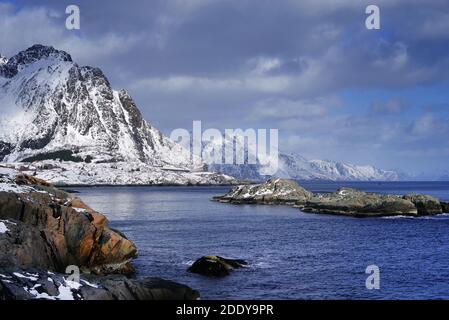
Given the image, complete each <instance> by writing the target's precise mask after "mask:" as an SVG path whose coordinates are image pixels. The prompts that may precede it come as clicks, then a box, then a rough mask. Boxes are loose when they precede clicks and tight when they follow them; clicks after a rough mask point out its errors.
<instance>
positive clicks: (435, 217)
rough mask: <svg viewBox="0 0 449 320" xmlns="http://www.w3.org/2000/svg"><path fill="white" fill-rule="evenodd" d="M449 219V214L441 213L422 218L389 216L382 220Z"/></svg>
mask: <svg viewBox="0 0 449 320" xmlns="http://www.w3.org/2000/svg"><path fill="white" fill-rule="evenodd" d="M447 217H449V213H441V214H438V215H434V216H420V217H413V216H402V215H401V216H389V217H382V218H381V219H418V220H434V219H435V220H437V219H446V218H447Z"/></svg>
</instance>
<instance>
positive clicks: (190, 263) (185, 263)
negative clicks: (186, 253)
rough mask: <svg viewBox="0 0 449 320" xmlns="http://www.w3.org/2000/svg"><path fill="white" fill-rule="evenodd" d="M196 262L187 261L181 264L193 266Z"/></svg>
mask: <svg viewBox="0 0 449 320" xmlns="http://www.w3.org/2000/svg"><path fill="white" fill-rule="evenodd" d="M194 262H195V261H194V260H187V261H182V262H181V264H182V265H186V266H191V265H192V264H193V263H194Z"/></svg>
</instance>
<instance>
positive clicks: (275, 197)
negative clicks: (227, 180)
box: [214, 179, 313, 204]
mask: <svg viewBox="0 0 449 320" xmlns="http://www.w3.org/2000/svg"><path fill="white" fill-rule="evenodd" d="M312 196H313V194H312V193H311V192H309V191H307V190H306V189H304V188H303V187H301V186H299V185H298V183H297V182H296V181H293V180H286V179H270V180H268V181H267V182H266V183H263V184H256V185H241V186H236V187H234V188H232V189H231V190H230V191H229V192H228V193H227V194H225V195H223V196H218V197H214V200H216V201H219V202H225V203H226V202H228V203H236V204H245V203H247V204H295V203H296V202H298V201H307V200H309V199H311V198H312Z"/></svg>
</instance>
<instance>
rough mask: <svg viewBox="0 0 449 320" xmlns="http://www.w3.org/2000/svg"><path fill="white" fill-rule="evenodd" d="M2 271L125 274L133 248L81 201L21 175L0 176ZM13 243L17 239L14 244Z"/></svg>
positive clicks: (129, 267) (127, 271)
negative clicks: (12, 268) (78, 270)
mask: <svg viewBox="0 0 449 320" xmlns="http://www.w3.org/2000/svg"><path fill="white" fill-rule="evenodd" d="M0 179H1V180H0V181H3V183H0V191H1V192H0V220H2V224H3V225H4V226H5V229H7V231H6V230H5V232H2V233H0V243H1V247H2V250H1V251H0V265H3V266H11V265H13V266H18V267H22V268H30V267H39V268H44V269H48V270H53V271H60V272H65V268H66V267H67V266H68V265H76V266H78V267H80V268H81V270H83V271H88V272H94V273H97V274H104V273H111V272H112V273H116V272H118V273H129V272H131V271H132V267H131V265H130V263H129V262H130V260H131V259H132V258H134V257H136V255H137V249H136V247H135V246H134V244H133V243H132V242H131V241H130V240H128V239H126V238H125V237H124V236H123V235H121V234H119V233H117V232H115V231H113V230H111V229H110V228H108V221H107V219H106V217H105V216H103V215H102V214H100V213H98V212H95V211H94V210H92V209H91V208H90V207H88V206H87V205H86V204H84V203H83V202H82V201H81V200H80V199H79V198H76V197H73V196H71V195H70V194H68V193H66V192H64V191H61V190H58V189H56V188H54V187H52V186H50V185H48V184H47V183H46V182H44V181H41V180H38V179H35V178H32V177H29V176H24V175H20V174H19V175H11V173H10V174H8V175H6V176H5V175H3V177H2V176H1V175H0ZM17 239H20V241H19V242H18V241H17Z"/></svg>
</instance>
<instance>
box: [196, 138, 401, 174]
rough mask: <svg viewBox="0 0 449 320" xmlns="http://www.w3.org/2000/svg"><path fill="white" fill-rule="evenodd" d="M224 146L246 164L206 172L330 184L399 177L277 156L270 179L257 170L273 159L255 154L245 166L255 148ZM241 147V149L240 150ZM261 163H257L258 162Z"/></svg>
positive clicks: (236, 143) (237, 142)
mask: <svg viewBox="0 0 449 320" xmlns="http://www.w3.org/2000/svg"><path fill="white" fill-rule="evenodd" d="M223 141H224V145H226V144H229V145H230V144H232V145H233V149H234V153H237V152H236V150H237V149H239V150H240V152H243V153H244V154H246V156H245V162H246V164H240V165H236V164H232V165H231V164H209V169H210V170H212V171H216V172H222V173H225V174H228V175H231V176H233V177H236V178H239V179H248V180H257V181H263V180H266V179H267V178H270V177H277V178H285V179H296V180H331V181H397V180H401V179H403V176H402V175H401V174H399V173H397V172H395V171H386V170H381V169H378V168H376V167H374V166H371V165H364V166H360V165H354V164H349V163H341V162H334V161H326V160H308V159H306V158H304V157H302V156H300V155H298V154H287V153H282V152H281V153H279V156H278V159H277V161H276V162H275V164H274V165H275V166H276V167H277V171H276V173H275V174H274V175H273V176H266V175H264V174H263V171H262V170H261V169H262V168H263V167H266V166H267V164H269V163H272V164H273V157H270V156H269V155H266V156H264V155H259V157H258V159H257V160H258V161H257V163H256V164H249V163H248V154H249V153H250V152H252V153H253V154H256V153H255V150H256V148H257V147H256V146H255V145H248V144H244V143H243V140H242V138H241V137H236V138H230V137H227V136H225V137H224V139H223ZM216 143H217V142H209V143H206V144H205V146H204V149H205V150H206V151H205V152H206V153H213V150H214V148H216V147H217V146H216ZM243 146H245V147H243ZM260 160H261V161H260Z"/></svg>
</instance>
